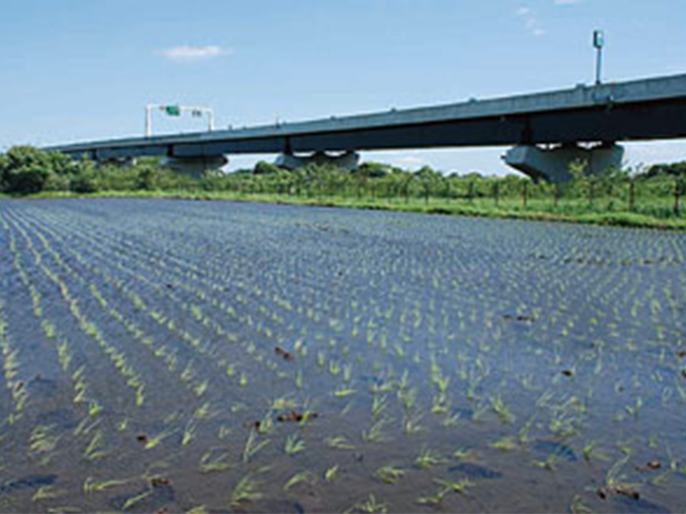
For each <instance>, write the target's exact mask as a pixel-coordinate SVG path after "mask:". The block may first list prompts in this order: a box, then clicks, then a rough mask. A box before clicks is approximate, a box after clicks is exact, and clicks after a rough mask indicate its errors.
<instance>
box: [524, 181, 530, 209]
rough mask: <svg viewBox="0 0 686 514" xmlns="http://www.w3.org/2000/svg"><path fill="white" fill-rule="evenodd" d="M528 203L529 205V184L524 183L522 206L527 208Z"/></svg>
mask: <svg viewBox="0 0 686 514" xmlns="http://www.w3.org/2000/svg"><path fill="white" fill-rule="evenodd" d="M528 203H529V183H528V182H527V181H524V183H523V187H522V205H523V206H524V207H526V206H527V204H528Z"/></svg>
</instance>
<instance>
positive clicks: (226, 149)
mask: <svg viewBox="0 0 686 514" xmlns="http://www.w3.org/2000/svg"><path fill="white" fill-rule="evenodd" d="M674 138H686V74H683V75H674V76H667V77H657V78H650V79H643V80H635V81H629V82H618V83H607V84H602V85H599V86H595V85H594V86H586V85H579V86H577V87H575V88H571V89H564V90H558V91H551V92H544V93H536V94H526V95H517V96H509V97H503V98H496V99H490V100H469V101H467V102H461V103H455V104H449V105H441V106H435V107H423V108H414V109H402V110H395V109H394V110H391V111H387V112H381V113H374V114H363V115H356V116H344V117H335V116H332V117H330V118H327V119H320V120H314V121H306V122H298V123H281V124H274V125H265V126H257V127H252V128H242V129H235V130H217V131H213V132H197V133H189V134H179V135H165V136H154V137H133V138H123V139H110V140H104V141H93V142H85V143H77V144H69V145H59V146H53V147H49V148H47V150H54V151H61V152H65V153H68V154H71V155H74V156H80V155H84V154H85V155H88V156H89V157H91V158H93V159H97V160H110V159H126V158H134V157H140V156H155V155H158V156H166V157H168V158H175V159H194V158H195V159H197V158H211V157H216V156H223V155H231V154H250V153H281V154H286V155H292V154H293V153H317V152H357V151H362V150H391V149H396V150H397V149H419V148H457V147H478V146H506V145H512V146H522V145H523V146H527V147H531V146H535V145H563V146H569V145H576V144H578V143H599V144H604V145H605V146H606V147H607V146H609V145H614V144H615V143H618V142H623V141H646V140H655V139H674ZM522 171H525V173H529V172H528V171H526V170H522ZM529 174H531V173H529ZM534 175H535V173H534ZM543 176H544V177H545V175H543Z"/></svg>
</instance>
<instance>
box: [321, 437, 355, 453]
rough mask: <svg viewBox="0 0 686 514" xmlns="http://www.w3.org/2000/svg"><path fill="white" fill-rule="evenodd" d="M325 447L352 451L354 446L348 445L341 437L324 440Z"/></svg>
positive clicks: (345, 439)
mask: <svg viewBox="0 0 686 514" xmlns="http://www.w3.org/2000/svg"><path fill="white" fill-rule="evenodd" d="M326 445H327V446H328V447H329V448H333V449H334V450H354V449H355V445H353V444H352V443H350V441H348V439H347V438H345V437H343V436H334V437H329V438H327V439H326Z"/></svg>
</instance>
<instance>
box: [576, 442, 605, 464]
mask: <svg viewBox="0 0 686 514" xmlns="http://www.w3.org/2000/svg"><path fill="white" fill-rule="evenodd" d="M596 446H597V445H596V443H595V442H594V441H590V442H589V443H586V445H584V448H583V452H582V453H583V456H584V460H585V461H586V462H588V463H590V462H591V461H592V460H603V461H606V460H609V459H610V457H609V456H608V455H607V454H606V453H605V452H603V451H601V450H599V449H598V448H597V447H596Z"/></svg>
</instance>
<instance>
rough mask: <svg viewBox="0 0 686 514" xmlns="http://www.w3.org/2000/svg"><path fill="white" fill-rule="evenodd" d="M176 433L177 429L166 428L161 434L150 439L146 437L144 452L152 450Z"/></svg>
mask: <svg viewBox="0 0 686 514" xmlns="http://www.w3.org/2000/svg"><path fill="white" fill-rule="evenodd" d="M177 432H178V429H175V428H168V429H166V430H162V431H161V432H159V433H157V434H155V435H154V436H152V437H148V438H147V441H146V443H145V449H146V450H152V449H154V448H157V446H159V445H160V444H161V443H162V441H164V440H165V439H168V438H169V437H171V436H173V435H174V434H176V433H177Z"/></svg>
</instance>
